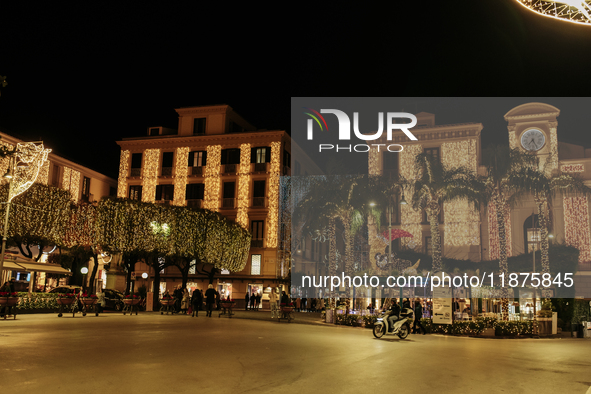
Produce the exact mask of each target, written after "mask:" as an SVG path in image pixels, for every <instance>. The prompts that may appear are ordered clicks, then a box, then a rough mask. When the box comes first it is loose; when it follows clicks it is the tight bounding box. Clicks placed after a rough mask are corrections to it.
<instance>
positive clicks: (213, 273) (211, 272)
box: [207, 267, 218, 285]
mask: <svg viewBox="0 0 591 394" xmlns="http://www.w3.org/2000/svg"><path fill="white" fill-rule="evenodd" d="M217 271H218V269H217V268H215V267H211V271H209V275H207V276H208V279H209V284H210V285H211V284H213V279H214V278H215V274H216V273H217Z"/></svg>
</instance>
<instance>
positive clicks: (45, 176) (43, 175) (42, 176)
mask: <svg viewBox="0 0 591 394" xmlns="http://www.w3.org/2000/svg"><path fill="white" fill-rule="evenodd" d="M37 182H38V183H42V184H44V185H47V183H48V182H49V160H45V162H44V163H43V166H41V169H40V170H39V176H38V177H37Z"/></svg>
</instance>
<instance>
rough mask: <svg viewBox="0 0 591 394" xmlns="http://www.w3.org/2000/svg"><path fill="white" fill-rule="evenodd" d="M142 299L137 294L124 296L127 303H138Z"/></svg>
mask: <svg viewBox="0 0 591 394" xmlns="http://www.w3.org/2000/svg"><path fill="white" fill-rule="evenodd" d="M141 300H142V299H141V298H140V296H139V295H137V294H133V295H132V294H128V295H126V296H125V297H124V298H123V303H124V304H125V305H137V304H139V303H140V301H141Z"/></svg>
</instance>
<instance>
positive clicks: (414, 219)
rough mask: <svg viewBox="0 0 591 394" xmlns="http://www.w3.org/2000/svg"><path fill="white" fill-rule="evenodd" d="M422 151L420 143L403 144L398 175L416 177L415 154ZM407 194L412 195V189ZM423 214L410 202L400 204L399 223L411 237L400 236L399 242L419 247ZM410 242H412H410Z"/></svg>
mask: <svg viewBox="0 0 591 394" xmlns="http://www.w3.org/2000/svg"><path fill="white" fill-rule="evenodd" d="M421 153H423V147H422V146H421V145H418V144H417V145H405V146H404V150H403V151H402V152H400V153H399V155H400V175H402V177H403V178H404V179H407V180H413V179H416V178H417V173H416V169H415V161H416V157H417V155H419V154H421ZM407 192H408V193H407V195H412V194H413V191H412V190H410V191H407ZM422 221H423V215H422V213H421V212H420V211H415V210H414V209H413V208H412V206H411V204H407V205H401V206H400V223H401V226H400V227H401V228H402V229H403V230H404V231H407V232H409V233H410V234H412V235H413V238H401V239H400V243H401V244H402V245H404V246H406V247H410V246H411V245H414V246H415V247H420V246H422V244H423V226H422V225H421V222H422ZM411 242H412V243H411Z"/></svg>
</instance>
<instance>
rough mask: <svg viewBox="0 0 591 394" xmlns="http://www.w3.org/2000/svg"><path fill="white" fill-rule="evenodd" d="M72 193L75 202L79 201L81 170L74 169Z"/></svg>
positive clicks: (72, 172)
mask: <svg viewBox="0 0 591 394" xmlns="http://www.w3.org/2000/svg"><path fill="white" fill-rule="evenodd" d="M70 194H71V195H72V200H74V202H76V201H78V197H79V196H80V171H76V170H74V169H72V171H71V178H70Z"/></svg>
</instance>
